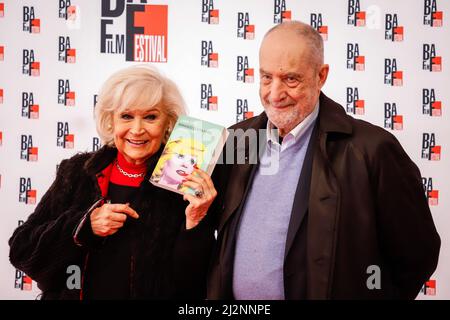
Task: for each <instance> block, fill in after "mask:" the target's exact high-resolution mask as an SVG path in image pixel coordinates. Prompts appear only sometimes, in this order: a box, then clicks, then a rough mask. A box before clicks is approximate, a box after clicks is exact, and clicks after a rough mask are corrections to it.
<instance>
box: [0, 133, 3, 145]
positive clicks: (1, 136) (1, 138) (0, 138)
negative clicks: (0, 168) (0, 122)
mask: <svg viewBox="0 0 450 320" xmlns="http://www.w3.org/2000/svg"><path fill="white" fill-rule="evenodd" d="M2 144H3V132H2V131H0V147H1V146H2Z"/></svg>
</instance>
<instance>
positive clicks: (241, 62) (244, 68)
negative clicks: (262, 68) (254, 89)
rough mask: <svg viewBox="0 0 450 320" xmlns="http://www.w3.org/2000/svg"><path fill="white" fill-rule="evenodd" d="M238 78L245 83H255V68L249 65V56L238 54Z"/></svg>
mask: <svg viewBox="0 0 450 320" xmlns="http://www.w3.org/2000/svg"><path fill="white" fill-rule="evenodd" d="M236 80H237V81H242V82H244V83H253V82H254V81H255V69H253V68H250V67H249V63H248V57H247V56H237V60H236Z"/></svg>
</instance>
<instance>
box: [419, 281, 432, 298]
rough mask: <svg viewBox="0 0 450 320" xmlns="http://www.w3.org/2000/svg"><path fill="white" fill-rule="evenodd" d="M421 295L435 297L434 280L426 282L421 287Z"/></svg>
mask: <svg viewBox="0 0 450 320" xmlns="http://www.w3.org/2000/svg"><path fill="white" fill-rule="evenodd" d="M420 292H422V294H424V295H426V296H435V295H436V280H428V281H427V282H425V284H424V285H423V287H422V289H421V290H420Z"/></svg>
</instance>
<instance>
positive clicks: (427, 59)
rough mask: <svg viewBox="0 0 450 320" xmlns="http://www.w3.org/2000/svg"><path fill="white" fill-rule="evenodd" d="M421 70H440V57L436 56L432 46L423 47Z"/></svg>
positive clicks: (425, 45)
mask: <svg viewBox="0 0 450 320" xmlns="http://www.w3.org/2000/svg"><path fill="white" fill-rule="evenodd" d="M422 69H423V70H429V71H432V72H439V71H441V70H442V57H441V56H436V48H435V45H434V44H426V43H425V44H424V45H423V63H422Z"/></svg>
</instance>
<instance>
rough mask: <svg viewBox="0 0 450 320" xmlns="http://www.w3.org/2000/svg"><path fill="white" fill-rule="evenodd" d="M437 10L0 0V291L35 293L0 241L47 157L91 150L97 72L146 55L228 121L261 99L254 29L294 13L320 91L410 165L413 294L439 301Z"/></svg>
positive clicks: (442, 186)
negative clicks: (419, 196) (316, 51)
mask: <svg viewBox="0 0 450 320" xmlns="http://www.w3.org/2000/svg"><path fill="white" fill-rule="evenodd" d="M448 14H450V4H449V1H447V0H397V1H390V0H316V1H310V0H172V1H170V0H154V1H153V0H149V1H140V0H137V1H136V0H135V1H129V0H127V1H125V0H47V1H38V0H23V1H19V0H0V204H1V207H0V214H1V217H0V218H1V223H0V228H1V229H0V298H2V299H35V298H36V296H38V294H39V289H38V288H37V286H36V283H35V282H34V281H32V279H30V278H29V277H28V276H27V275H26V274H24V273H23V272H21V271H20V270H16V269H15V268H14V267H13V266H12V265H11V264H10V263H9V259H8V255H9V247H8V239H9V237H10V236H11V234H12V233H13V230H14V229H15V228H16V227H17V226H18V225H20V224H21V223H23V222H24V221H25V220H26V219H27V217H28V215H29V214H30V213H32V212H33V210H34V208H35V207H36V204H37V203H38V202H39V201H40V199H41V197H42V196H43V194H44V193H45V192H46V190H47V189H48V187H49V186H50V184H51V183H52V181H53V179H54V178H55V172H56V166H57V165H58V164H59V163H60V161H61V160H62V159H65V158H69V157H71V156H72V155H74V154H75V153H77V152H80V151H93V150H97V149H98V148H99V147H100V141H99V138H98V136H97V134H96V131H95V124H94V120H93V110H94V105H95V102H96V98H97V93H98V91H99V88H100V87H101V85H102V83H103V82H104V81H105V80H106V78H107V77H108V76H109V75H111V74H112V73H113V72H115V71H116V70H118V69H121V68H124V67H126V66H129V65H132V64H140V63H148V64H153V65H155V66H156V67H157V68H159V70H160V71H161V72H162V73H163V74H165V75H167V76H168V77H170V78H171V79H173V80H174V81H175V82H176V83H177V84H178V86H179V88H180V90H181V92H182V94H183V96H184V98H185V101H186V105H187V107H188V110H189V113H190V114H191V115H192V116H194V117H199V118H202V119H204V120H209V121H212V122H216V123H220V124H223V125H226V126H230V125H232V124H234V123H236V122H238V121H242V120H244V119H247V118H249V117H252V116H255V115H257V114H259V113H260V112H261V111H262V110H263V108H262V106H261V103H260V100H259V96H258V88H259V84H258V82H259V81H258V78H259V74H258V48H259V45H260V43H261V40H262V37H263V35H264V33H265V32H266V31H267V30H268V29H269V28H271V27H272V26H274V25H276V24H278V23H280V22H282V21H285V20H301V21H304V22H306V23H309V24H311V25H312V26H313V27H314V28H316V29H317V30H318V31H319V32H320V33H321V35H322V36H323V39H324V40H325V60H326V63H328V64H330V76H329V78H328V81H327V84H326V85H325V87H324V92H325V93H326V94H327V95H328V96H330V97H331V98H333V99H334V100H336V101H338V102H340V103H341V104H342V105H343V106H344V107H345V108H346V111H347V113H349V114H351V115H352V116H354V117H356V118H360V119H364V120H366V121H369V122H371V123H373V124H375V125H378V126H380V127H382V128H385V130H387V131H389V132H391V133H393V134H394V135H395V136H396V137H397V138H398V140H399V141H400V142H401V143H402V145H403V147H404V148H405V150H406V151H407V152H408V154H409V156H410V157H411V158H412V159H413V160H414V161H415V163H416V164H417V165H418V166H419V168H420V170H421V174H422V180H423V188H424V194H425V195H426V196H427V198H428V201H429V205H430V208H431V210H432V213H433V218H434V221H435V223H436V225H437V228H438V231H439V234H440V236H441V239H442V247H441V255H440V261H439V265H438V268H437V270H436V272H435V274H434V275H433V276H432V277H431V279H429V281H428V282H426V283H424V286H423V288H422V291H421V293H420V294H419V296H418V298H419V299H450V271H449V270H450V215H449V212H450V203H449V192H450V179H449V178H450V175H449V173H450V161H449V158H450V156H449V149H450V145H449V142H450V122H449V104H450V90H449V83H450V74H449V72H448V70H449V69H448V65H449V60H450V43H449V39H450V33H449V27H448V26H449V23H448V20H447V19H448V18H447V15H448ZM355 196H357V195H355ZM411 201H414V199H411Z"/></svg>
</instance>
